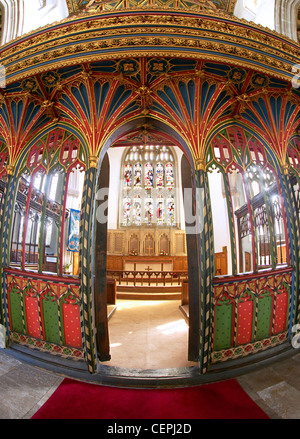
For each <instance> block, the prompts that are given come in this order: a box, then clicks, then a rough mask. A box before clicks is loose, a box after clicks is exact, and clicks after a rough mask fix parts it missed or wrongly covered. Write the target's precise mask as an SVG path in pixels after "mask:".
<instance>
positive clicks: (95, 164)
mask: <svg viewBox="0 0 300 439" xmlns="http://www.w3.org/2000/svg"><path fill="white" fill-rule="evenodd" d="M89 167H90V168H97V167H98V157H97V156H96V155H90V156H89Z"/></svg>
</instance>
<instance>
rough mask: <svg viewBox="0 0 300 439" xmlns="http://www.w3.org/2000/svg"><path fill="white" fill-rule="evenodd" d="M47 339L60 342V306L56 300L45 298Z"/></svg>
mask: <svg viewBox="0 0 300 439" xmlns="http://www.w3.org/2000/svg"><path fill="white" fill-rule="evenodd" d="M43 319H44V329H45V340H46V341H49V342H51V343H56V344H60V337H59V321H58V306H57V302H56V300H54V301H53V300H45V299H44V300H43Z"/></svg>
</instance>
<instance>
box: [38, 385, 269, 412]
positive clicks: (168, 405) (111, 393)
mask: <svg viewBox="0 0 300 439" xmlns="http://www.w3.org/2000/svg"><path fill="white" fill-rule="evenodd" d="M32 419H268V416H267V415H266V414H265V413H264V412H263V411H262V410H261V409H260V407H258V406H257V404H256V403H255V402H254V401H253V400H252V399H251V398H250V397H249V396H248V395H247V394H246V392H245V391H244V390H243V389H242V387H241V386H240V385H239V383H238V382H237V381H236V380H235V379H232V380H227V381H223V382H219V383H212V384H204V385H201V386H196V387H187V388H178V389H149V390H147V389H127V388H115V387H107V386H101V385H97V384H90V383H85V382H81V381H76V380H71V379H69V378H66V379H64V380H63V382H62V383H61V385H60V386H59V387H58V388H57V390H56V391H55V392H54V393H53V395H52V396H51V397H50V398H49V399H48V401H47V402H46V403H45V404H44V405H43V406H42V407H41V409H40V410H39V411H38V412H37V413H36V414H35V415H34V416H33V417H32Z"/></svg>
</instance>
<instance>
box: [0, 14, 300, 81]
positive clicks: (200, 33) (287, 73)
mask: <svg viewBox="0 0 300 439" xmlns="http://www.w3.org/2000/svg"><path fill="white" fill-rule="evenodd" d="M0 53H1V64H2V65H3V66H5V68H6V80H7V83H8V84H9V83H13V82H15V81H18V80H22V79H24V78H26V77H30V76H32V75H34V74H38V73H42V72H45V71H49V70H52V69H58V68H62V67H66V66H71V65H76V64H80V63H82V62H92V61H98V60H104V59H120V58H126V57H128V56H130V57H136V56H143V55H144V56H153V57H155V56H165V57H168V56H170V57H174V56H176V57H182V58H193V59H203V60H210V61H215V62H221V63H226V64H231V65H236V66H240V67H245V68H250V69H253V70H256V71H259V72H261V73H264V74H268V75H272V76H273V77H277V78H280V79H284V80H291V79H292V77H293V75H294V73H293V66H294V65H296V64H298V63H299V62H300V46H299V45H298V44H297V43H295V42H294V41H292V40H289V39H287V38H284V37H282V36H281V35H279V34H277V33H275V32H274V33H273V32H271V31H269V30H267V29H264V28H262V27H261V26H254V25H252V24H251V25H250V24H249V23H248V24H247V25H246V23H245V20H238V19H230V20H228V19H225V18H224V17H223V16H222V14H221V15H220V16H218V15H216V14H214V15H212V14H195V13H187V12H185V13H184V14H183V12H182V11H176V10H172V11H171V10H170V9H168V13H167V14H165V13H164V12H163V11H161V10H157V11H156V10H154V9H152V10H149V8H147V11H145V10H135V11H133V10H132V9H130V11H127V12H126V11H123V10H122V12H118V13H115V12H114V13H103V14H101V15H96V16H78V17H76V18H74V17H73V18H72V19H71V18H70V19H67V20H64V21H62V22H60V23H55V24H54V25H53V26H48V27H44V28H41V29H38V30H37V31H35V32H31V33H30V34H27V35H25V36H23V37H21V38H18V39H17V40H15V41H13V42H11V43H9V44H7V45H5V46H3V47H2V50H1V52H0Z"/></svg>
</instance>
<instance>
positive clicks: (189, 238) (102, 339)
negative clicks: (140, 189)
mask: <svg viewBox="0 0 300 439" xmlns="http://www.w3.org/2000/svg"><path fill="white" fill-rule="evenodd" d="M141 122H142V123H140V124H138V123H136V124H135V126H138V130H139V132H140V133H142V134H143V132H145V129H146V130H148V129H149V126H150V127H151V128H150V132H151V130H152V134H153V133H155V134H156V135H157V133H158V132H159V134H160V136H161V137H162V138H164V141H165V142H168V143H170V144H171V143H172V144H173V145H176V146H179V148H180V149H181V150H182V151H183V156H182V161H181V166H180V168H179V172H180V173H181V181H182V184H181V186H182V191H183V197H184V193H185V192H186V193H188V194H189V198H188V200H187V202H184V203H183V204H184V210H185V214H184V216H185V218H186V222H187V224H186V226H187V227H186V230H189V233H188V234H186V249H187V260H188V294H187V300H186V304H187V308H188V312H187V315H188V322H189V323H188V326H189V328H188V358H187V359H186V360H187V361H190V362H196V363H198V361H199V351H200V330H199V329H200V258H199V252H200V243H199V239H198V238H199V236H197V232H196V230H197V226H196V224H195V222H196V221H197V218H196V215H195V211H196V196H195V193H196V191H195V187H196V184H195V181H194V180H195V176H194V173H193V168H192V166H191V164H190V157H188V155H187V151H188V150H187V149H186V148H185V145H184V144H183V142H182V141H181V143H180V142H178V140H177V139H175V138H174V136H173V135H170V134H169V133H167V132H166V131H162V127H161V126H159V124H157V123H156V121H155V122H154V123H153V121H151V123H149V121H145V120H142V121H141ZM153 126H154V128H153ZM145 127H146V128H145ZM164 128H165V127H164ZM134 131H135V129H133V130H131V135H132V134H133V133H134ZM130 137H131V136H130V135H129V133H128V130H125V129H124V130H122V132H121V134H120V135H119V136H118V137H117V136H116V138H115V139H110V141H109V145H108V146H111V145H118V144H119V145H120V144H122V145H123V146H126V145H124V139H129V138H130ZM133 137H134V136H133ZM122 139H123V143H122ZM127 146H128V145H127ZM107 149H108V148H106V150H105V151H103V152H102V157H101V164H100V166H99V170H98V184H97V188H96V190H97V192H98V191H100V192H101V193H102V195H101V196H100V197H99V200H98V202H97V205H96V206H95V209H96V210H97V209H100V210H101V211H102V212H104V210H105V207H106V206H107V198H105V197H104V196H103V195H104V193H105V190H104V189H105V188H107V187H108V181H109V172H110V170H109V159H108V154H107ZM98 193H99V192H98ZM96 198H97V197H96ZM100 210H98V212H99V211H100ZM187 210H188V212H187ZM107 234H108V229H107V221H106V222H102V223H101V222H99V221H97V220H96V221H95V230H94V240H95V245H94V248H95V267H94V276H95V288H94V303H95V326H96V342H97V351H98V357H99V360H100V361H101V362H103V361H109V360H110V358H111V356H110V343H109V331H108V313H107V290H106V285H107V268H106V263H107ZM108 364H109V363H108Z"/></svg>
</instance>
